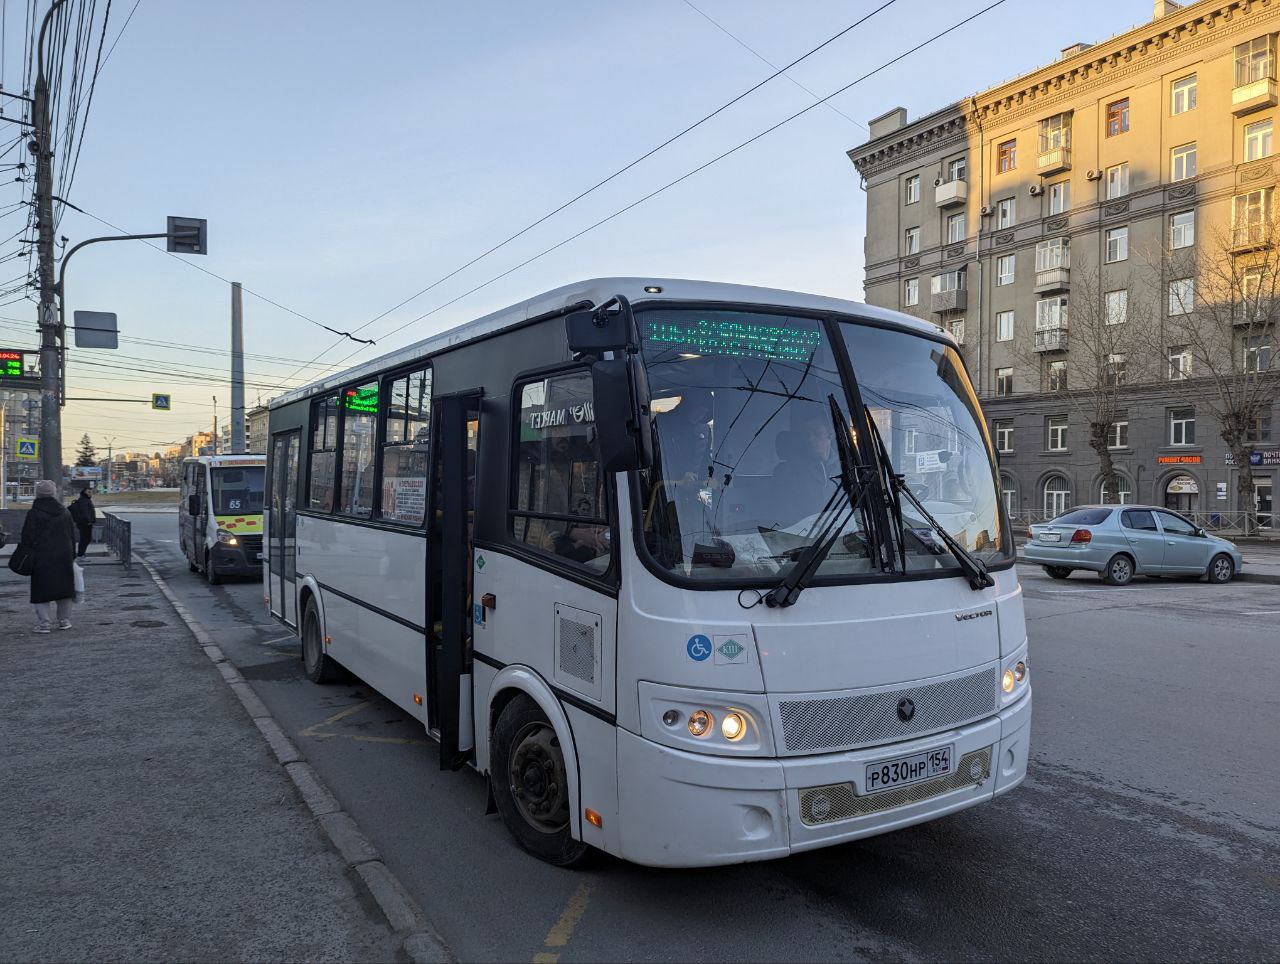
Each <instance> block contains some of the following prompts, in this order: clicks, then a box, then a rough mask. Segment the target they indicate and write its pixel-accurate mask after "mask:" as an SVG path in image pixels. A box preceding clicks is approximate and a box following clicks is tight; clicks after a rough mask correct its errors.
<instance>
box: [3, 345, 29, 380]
mask: <svg viewBox="0 0 1280 964" xmlns="http://www.w3.org/2000/svg"><path fill="white" fill-rule="evenodd" d="M25 362H26V353H25V352H20V351H15V350H12V349H9V348H0V378H25V377H26V371H25V368H26V364H25Z"/></svg>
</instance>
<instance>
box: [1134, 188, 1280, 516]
mask: <svg viewBox="0 0 1280 964" xmlns="http://www.w3.org/2000/svg"><path fill="white" fill-rule="evenodd" d="M1269 193H1270V192H1269V191H1267V192H1262V191H1259V192H1255V194H1256V195H1257V198H1255V197H1254V195H1242V196H1240V197H1237V198H1235V201H1234V203H1235V206H1236V208H1235V210H1234V211H1233V212H1232V214H1233V217H1232V223H1231V224H1230V225H1221V224H1219V225H1213V226H1211V227H1210V228H1209V229H1208V230H1207V231H1206V232H1203V233H1206V234H1207V237H1206V238H1205V239H1203V241H1202V242H1201V243H1199V244H1195V245H1190V244H1188V245H1186V246H1184V247H1177V248H1174V247H1171V245H1170V244H1169V243H1168V239H1166V243H1165V244H1164V245H1163V246H1162V248H1161V249H1160V251H1159V255H1158V257H1156V258H1152V259H1148V261H1149V268H1150V272H1149V274H1150V278H1149V280H1150V283H1151V285H1152V287H1153V288H1155V289H1156V290H1155V292H1154V294H1155V297H1154V298H1153V299H1152V300H1153V301H1154V302H1155V303H1156V304H1159V305H1160V306H1161V307H1162V308H1163V309H1164V312H1165V315H1166V317H1165V320H1164V324H1163V326H1153V327H1152V329H1151V331H1152V333H1153V334H1155V333H1158V334H1159V336H1160V342H1161V344H1159V345H1158V346H1153V347H1157V348H1158V350H1159V351H1160V352H1161V354H1162V355H1163V356H1164V357H1165V358H1166V360H1167V364H1168V366H1169V372H1168V376H1169V377H1170V378H1175V379H1185V380H1186V382H1187V384H1186V387H1187V394H1188V396H1189V397H1192V398H1195V399H1197V400H1200V401H1203V404H1204V405H1205V407H1206V408H1208V410H1209V411H1210V413H1211V414H1212V415H1213V416H1214V417H1215V418H1216V419H1217V421H1218V425H1219V430H1220V433H1221V436H1222V440H1223V441H1224V442H1225V443H1226V445H1227V450H1228V451H1229V452H1230V453H1231V455H1232V457H1233V458H1234V460H1235V465H1236V470H1237V475H1236V496H1237V504H1238V505H1239V506H1240V508H1241V509H1242V510H1243V511H1244V513H1245V515H1244V518H1245V523H1244V528H1245V532H1246V533H1247V532H1248V531H1250V529H1251V527H1252V519H1251V513H1250V511H1249V510H1250V507H1251V506H1252V505H1253V497H1254V493H1253V469H1252V467H1251V464H1250V461H1249V458H1250V454H1251V453H1252V450H1253V445H1254V443H1255V442H1258V441H1260V440H1261V426H1262V419H1263V418H1264V417H1265V416H1266V415H1267V414H1268V413H1269V412H1270V410H1271V404H1272V401H1273V400H1274V399H1275V397H1276V392H1277V389H1278V388H1280V370H1273V368H1272V364H1271V360H1272V353H1273V350H1274V347H1275V346H1274V340H1273V339H1274V335H1275V330H1276V322H1277V320H1280V252H1277V242H1280V223H1277V221H1276V220H1275V219H1274V218H1271V217H1270V216H1269V208H1270V199H1269V197H1268V196H1267V195H1269ZM1255 202H1256V203H1255Z"/></svg>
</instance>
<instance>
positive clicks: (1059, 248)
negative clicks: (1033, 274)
mask: <svg viewBox="0 0 1280 964" xmlns="http://www.w3.org/2000/svg"><path fill="white" fill-rule="evenodd" d="M1070 254H1071V242H1070V241H1069V240H1068V239H1066V238H1050V239H1049V240H1048V241H1040V242H1038V243H1037V244H1036V270H1037V271H1051V270H1053V269H1054V268H1067V267H1070V265H1071V258H1070Z"/></svg>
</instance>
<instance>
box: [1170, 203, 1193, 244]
mask: <svg viewBox="0 0 1280 964" xmlns="http://www.w3.org/2000/svg"><path fill="white" fill-rule="evenodd" d="M1195 243H1196V212H1195V211H1179V212H1178V213H1177V214H1170V215H1169V247H1170V248H1174V249H1177V248H1189V247H1191V246H1192V245H1193V244H1195Z"/></svg>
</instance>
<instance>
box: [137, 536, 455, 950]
mask: <svg viewBox="0 0 1280 964" xmlns="http://www.w3.org/2000/svg"><path fill="white" fill-rule="evenodd" d="M133 558H134V559H135V560H137V561H138V563H140V564H141V565H142V567H143V568H144V569H146V570H147V574H148V575H150V576H151V579H152V581H154V582H155V584H156V586H157V587H158V588H159V590H160V592H161V594H163V595H164V597H165V599H167V600H168V601H169V605H171V606H172V607H173V610H174V612H176V613H177V614H178V618H180V619H181V620H182V621H183V623H185V624H186V627H187V629H189V630H190V631H191V634H192V635H193V636H195V638H196V642H198V643H199V644H200V648H201V649H203V650H204V654H205V655H206V656H208V657H209V661H210V662H212V663H213V665H214V666H215V667H216V668H217V670H218V672H219V674H221V676H222V679H223V681H224V682H225V683H226V684H227V686H229V687H230V689H231V692H232V693H234V694H235V696H236V699H238V700H239V701H240V705H241V706H243V707H244V709H245V712H246V713H248V714H249V719H250V720H251V721H252V722H253V725H254V726H256V727H257V728H258V730H259V732H261V733H262V736H263V739H264V740H266V742H267V745H268V746H270V747H271V751H272V752H273V753H274V754H275V756H276V759H277V760H278V761H279V762H280V765H281V766H282V767H283V768H284V772H285V773H286V774H288V776H289V779H290V780H291V781H292V782H293V785H294V787H295V788H296V789H297V791H298V796H299V797H301V798H302V802H303V803H304V804H306V807H307V809H308V810H309V811H310V812H311V815H312V816H313V817H314V818H315V820H316V823H317V824H319V826H320V829H321V830H322V831H323V833H324V835H325V836H326V837H327V838H328V839H329V843H330V844H331V845H332V846H333V848H334V849H335V850H336V851H337V852H338V854H339V855H340V856H341V857H342V860H343V862H344V864H345V865H346V867H347V869H349V870H351V871H353V872H354V873H355V875H356V876H357V877H359V879H360V881H361V882H362V883H363V884H364V887H365V890H366V891H367V892H368V894H369V896H370V897H371V898H372V899H373V902H374V903H375V904H377V905H378V909H379V910H380V911H382V916H383V917H384V918H385V919H386V921H387V924H388V925H389V926H390V927H391V929H392V931H393V932H394V933H396V934H397V935H401V938H402V944H403V949H404V952H405V954H406V956H407V957H408V958H409V960H410V961H413V962H414V964H444V962H452V961H455V960H456V958H455V957H454V956H453V955H452V954H451V953H450V952H449V949H448V948H447V947H446V946H445V944H444V942H443V941H442V940H441V939H440V937H439V935H438V934H436V932H435V930H434V929H433V928H432V927H431V925H430V923H429V922H428V921H427V917H426V915H425V914H424V913H423V912H422V909H421V908H420V907H418V905H417V903H416V902H415V901H414V899H413V898H412V897H411V896H410V895H409V893H408V891H406V890H405V889H404V886H403V885H402V884H401V883H400V881H399V880H397V879H396V876H395V874H393V873H392V872H391V871H390V870H389V869H388V868H387V865H386V864H385V863H383V861H382V856H381V855H380V854H379V853H378V850H377V848H376V847H374V845H373V842H372V841H370V840H369V838H368V837H366V836H365V835H364V833H363V832H362V831H361V830H360V828H359V827H358V826H357V825H356V822H355V820H354V819H353V818H352V816H351V814H349V813H347V812H346V811H345V810H343V809H342V805H341V804H340V803H339V802H338V799H337V797H335V796H334V795H333V793H332V792H331V791H330V790H329V788H328V787H326V786H325V785H324V781H323V780H321V779H320V775H319V774H318V773H316V771H315V768H314V767H312V766H311V764H309V763H307V762H306V760H305V758H304V757H303V756H302V754H301V753H300V752H299V751H298V748H297V747H296V746H295V745H294V743H293V741H292V740H290V739H289V737H288V735H287V734H286V733H285V732H284V730H283V729H282V728H281V727H280V724H279V723H277V722H276V721H275V718H274V717H273V716H272V715H271V711H270V710H268V709H267V706H266V704H265V703H263V702H262V700H261V699H260V698H259V696H258V694H257V693H255V692H254V691H253V688H252V687H251V686H250V685H249V684H248V683H247V682H246V681H245V679H244V677H243V676H241V675H240V671H239V670H238V669H237V668H236V666H235V664H234V663H232V662H231V661H230V660H229V659H227V656H226V654H225V653H224V652H223V651H222V649H221V647H219V646H218V644H217V643H215V642H214V641H213V637H212V636H210V635H209V633H208V632H207V631H206V630H205V628H204V627H203V626H201V625H200V623H199V622H198V621H197V620H196V618H195V617H194V616H192V615H191V610H189V609H188V608H187V607H186V606H185V605H183V603H182V602H181V600H179V599H178V597H177V595H176V594H175V593H174V592H173V590H172V589H170V588H169V585H168V583H166V582H165V580H164V577H163V576H161V575H160V573H159V572H157V571H156V568H155V567H154V566H152V565H151V563H150V562H149V561H148V560H147V559H146V558H145V557H144V556H142V555H140V554H138V553H136V552H135V553H134V555H133Z"/></svg>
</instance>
